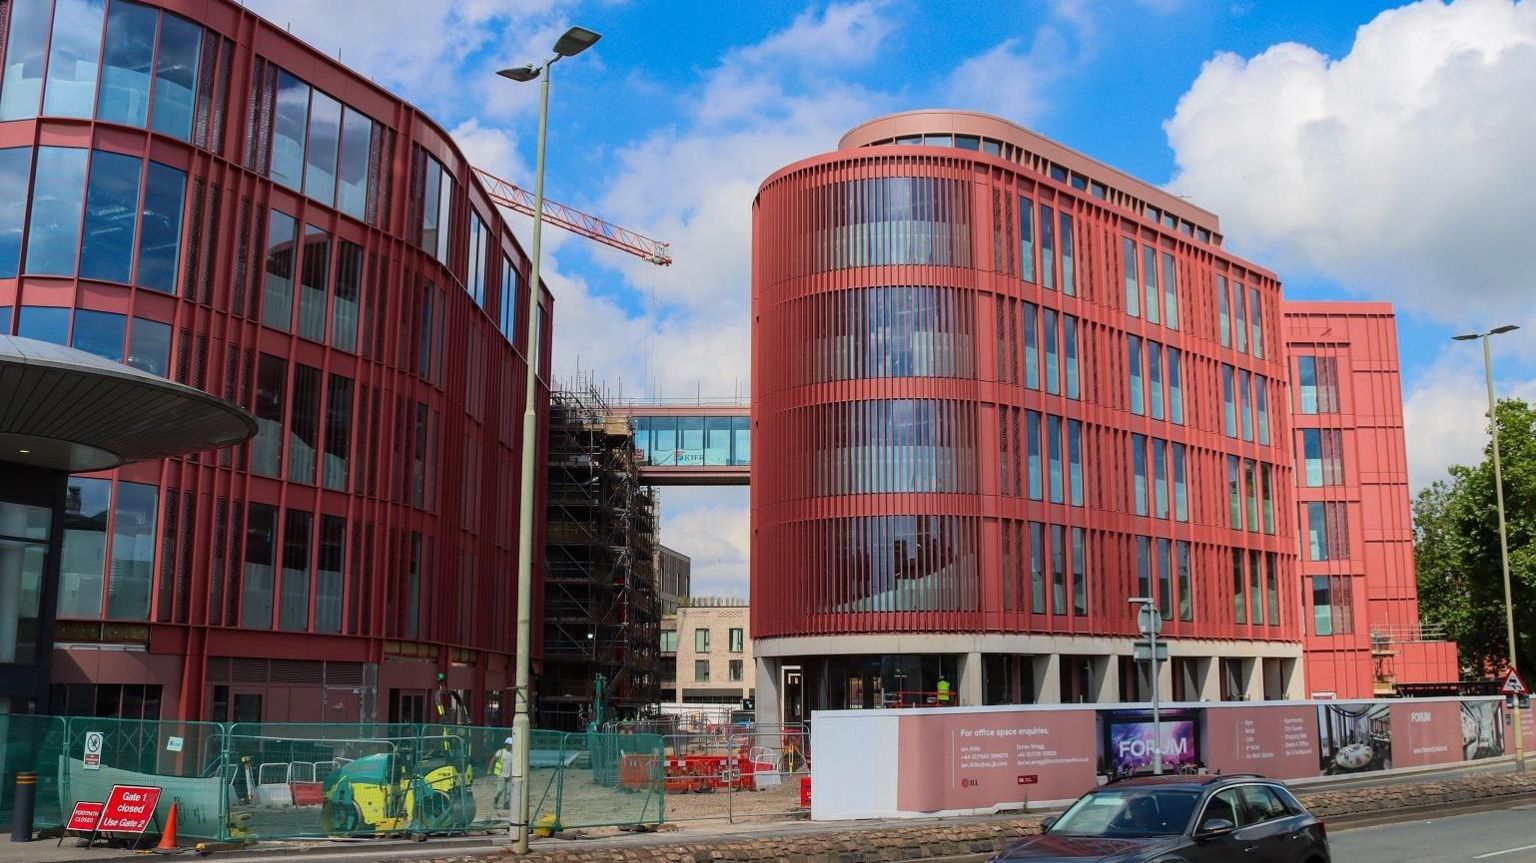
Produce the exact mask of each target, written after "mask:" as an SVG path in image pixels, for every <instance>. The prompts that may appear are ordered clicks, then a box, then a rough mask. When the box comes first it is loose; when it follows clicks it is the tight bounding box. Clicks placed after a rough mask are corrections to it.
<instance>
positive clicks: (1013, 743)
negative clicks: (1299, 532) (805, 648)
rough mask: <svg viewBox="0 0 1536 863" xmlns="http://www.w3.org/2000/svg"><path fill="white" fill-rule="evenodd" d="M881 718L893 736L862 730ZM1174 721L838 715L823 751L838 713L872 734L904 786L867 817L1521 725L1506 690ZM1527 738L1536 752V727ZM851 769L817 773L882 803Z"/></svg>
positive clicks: (1298, 762)
mask: <svg viewBox="0 0 1536 863" xmlns="http://www.w3.org/2000/svg"><path fill="white" fill-rule="evenodd" d="M876 719H878V720H879V721H880V722H882V723H890V728H891V732H892V733H889V734H875V733H873V730H872V729H873V726H871V730H870V731H869V732H864V731H861V730H860V729H861V728H863V726H862V725H861V724H860V723H867V722H871V721H873V720H876ZM1161 720H1162V722H1161V735H1160V738H1159V735H1157V734H1155V733H1154V731H1153V727H1152V725H1153V723H1152V716H1151V711H1150V710H1149V709H1147V708H1145V707H1142V706H1140V705H1137V706H1134V707H1118V706H1117V707H1115V708H1106V709H1098V708H1096V707H1093V706H1087V705H1085V706H1082V707H1075V706H1071V705H1060V706H1054V705H1053V706H1049V707H1047V706H1040V707H1035V706H1018V707H1011V706H1010V707H1003V706H999V707H975V708H972V707H952V708H921V709H886V710H856V711H855V710H850V711H827V712H818V713H817V714H816V715H815V717H814V718H813V720H812V723H811V727H812V734H813V744H812V745H813V746H816V744H815V743H814V739H815V735H816V734H818V733H819V731H818V729H820V728H827V727H830V724H831V723H833V722H836V723H837V726H836V728H837V734H838V736H839V739H841V740H843V741H845V742H846V741H861V742H860V746H861V747H862V749H861V752H860V754H859V756H858V757H859V759H861V761H860V763H870V759H877V760H878V762H877V763H882V764H885V765H886V766H887V767H888V768H889V769H888V770H884V769H883V770H882V772H880V774H879V775H880V776H882V777H885V776H888V777H889V779H880V780H878V781H880V782H885V781H890V782H891V783H892V784H893V785H894V787H893V788H891V789H889V793H881V794H878V795H875V796H876V797H878V798H879V799H880V800H881V801H884V802H881V803H880V804H879V805H878V806H876V807H874V808H872V809H869V808H865V809H860V810H859V812H858V813H857V817H879V816H881V815H882V814H883V815H889V816H892V817H895V816H901V815H917V814H924V813H938V812H977V811H987V810H995V809H999V808H1011V807H1018V806H1021V805H1025V806H1027V805H1031V804H1036V803H1045V802H1052V801H1063V800H1070V799H1072V798H1075V797H1077V796H1078V795H1080V794H1082V793H1083V792H1085V791H1088V790H1089V789H1091V788H1093V787H1095V786H1096V785H1098V784H1100V783H1103V782H1106V781H1109V780H1112V779H1114V778H1118V777H1123V776H1129V775H1136V774H1141V773H1150V772H1151V770H1152V764H1153V757H1152V756H1153V753H1154V752H1155V751H1157V750H1158V749H1159V748H1160V750H1161V753H1162V762H1163V768H1164V771H1165V772H1175V771H1183V772H1190V773H1194V772H1221V773H1258V774H1262V775H1265V776H1270V777H1274V778H1277V779H1305V778H1310V777H1316V776H1334V775H1346V774H1352V773H1364V772H1373V771H1384V770H1393V769H1399V768H1408V767H1423V766H1429V765H1436V764H1452V763H1456V762H1461V761H1474V760H1479V759H1484V758H1496V757H1499V756H1502V755H1504V754H1505V752H1506V751H1507V747H1508V746H1509V744H1508V742H1507V741H1508V738H1509V734H1510V730H1509V728H1508V714H1507V711H1506V709H1505V705H1504V703H1503V701H1502V700H1501V699H1498V698H1468V699H1454V698H1443V699H1435V698H1425V699H1400V700H1391V701H1350V702H1338V701H1322V702H1275V703H1251V702H1243V703H1236V704H1231V705H1226V704H1222V705H1213V704H1175V705H1169V706H1168V707H1166V708H1164V709H1163V710H1162V711H1161ZM823 723H826V724H823ZM882 727H884V726H882ZM1527 745H1528V747H1531V748H1536V735H1528V739H1527ZM864 749H867V750H868V751H867V752H866V751H863V750H864ZM812 769H813V771H815V770H816V768H815V767H813V768H812ZM847 773H850V771H839V773H837V774H834V773H831V772H830V771H829V772H828V774H827V775H826V776H825V777H823V776H822V775H821V774H820V773H814V774H813V776H814V778H813V782H814V783H825V784H818V785H817V786H816V787H818V788H827V785H828V784H831V785H836V784H837V783H843V784H848V785H849V787H848V788H847V789H845V790H846V791H847V794H846V795H842V796H839V797H838V799H846V800H866V801H867V800H869V799H871V791H870V788H869V785H868V783H869V782H871V781H877V780H875V779H874V774H872V773H870V772H868V771H866V772H865V773H864V774H863V775H843V774H847ZM851 773H852V774H859V771H857V770H855V771H851ZM850 783H852V784H850ZM855 786H857V787H855ZM828 791H829V792H830V791H832V789H831V788H828ZM823 799H826V798H823ZM850 812H851V810H850ZM843 814H845V815H847V814H848V813H843ZM838 815H839V813H838V811H837V810H836V809H835V808H834V809H826V810H824V811H823V810H821V809H818V810H817V811H816V813H815V817H816V818H818V819H820V818H834V817H838Z"/></svg>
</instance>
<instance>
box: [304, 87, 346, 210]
mask: <svg viewBox="0 0 1536 863" xmlns="http://www.w3.org/2000/svg"><path fill="white" fill-rule="evenodd" d="M340 146H341V103H340V102H337V101H336V100H335V99H332V98H331V97H330V96H327V95H325V94H324V93H322V92H320V91H319V90H316V91H315V92H314V96H313V98H312V101H311V104H310V108H309V144H308V147H309V149H308V151H307V157H306V158H305V162H304V168H305V170H304V194H306V195H308V196H310V197H311V198H314V199H315V200H317V201H319V202H321V203H323V204H326V205H327V206H329V205H332V204H335V203H336V152H337V148H339V147H340Z"/></svg>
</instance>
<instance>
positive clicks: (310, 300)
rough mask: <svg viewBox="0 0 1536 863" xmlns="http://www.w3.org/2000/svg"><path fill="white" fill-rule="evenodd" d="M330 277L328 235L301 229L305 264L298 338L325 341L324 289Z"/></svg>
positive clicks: (301, 276)
mask: <svg viewBox="0 0 1536 863" xmlns="http://www.w3.org/2000/svg"><path fill="white" fill-rule="evenodd" d="M330 275H331V235H330V234H329V233H327V232H325V231H323V230H321V229H320V228H318V227H316V226H314V225H305V226H304V262H303V264H302V268H301V269H300V271H299V337H300V338H304V339H309V340H310V341H312V342H323V341H325V320H326V318H325V300H326V287H327V286H328V285H329V284H330Z"/></svg>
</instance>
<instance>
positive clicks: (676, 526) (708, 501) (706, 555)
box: [661, 488, 752, 598]
mask: <svg viewBox="0 0 1536 863" xmlns="http://www.w3.org/2000/svg"><path fill="white" fill-rule="evenodd" d="M746 498H747V490H746V489H744V488H669V489H665V490H663V492H662V507H661V513H662V519H661V523H662V530H661V536H662V542H664V543H666V545H667V546H668V547H670V548H673V549H676V550H677V551H680V552H682V553H683V554H686V555H688V556H689V557H690V558H692V559H693V566H692V570H691V573H692V579H693V580H692V589H691V592H692V594H693V595H694V596H733V597H743V598H744V597H746V596H747V569H748V566H749V556H748V549H749V548H750V538H751V533H752V527H751V517H750V515H749V513H748V511H747V505H746V504H747V501H746Z"/></svg>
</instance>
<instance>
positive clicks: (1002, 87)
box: [945, 27, 1066, 125]
mask: <svg viewBox="0 0 1536 863" xmlns="http://www.w3.org/2000/svg"><path fill="white" fill-rule="evenodd" d="M1065 52H1066V43H1065V41H1064V40H1063V39H1062V37H1061V35H1060V34H1059V33H1057V32H1056V31H1055V30H1054V29H1051V28H1049V27H1046V28H1042V29H1041V30H1040V31H1039V32H1037V33H1036V34H1035V40H1034V42H1033V43H1032V44H1031V45H1030V46H1029V48H1027V49H1025V48H1024V47H1023V45H1022V43H1021V42H1020V40H1019V39H1017V38H1013V39H1005V40H1003V41H1002V42H999V43H998V44H997V45H996V46H994V47H993V48H992V49H991V50H988V51H986V52H985V53H982V54H978V55H976V56H975V57H971V58H969V59H967V60H966V61H965V62H963V63H961V64H960V65H959V66H956V67H955V70H954V71H953V72H951V73H950V75H949V80H948V81H947V83H946V86H945V95H946V97H947V98H948V100H949V104H950V105H952V106H953V107H955V108H962V109H970V110H977V111H986V112H987V113H990V114H996V115H997V116H999V117H1002V118H1004V119H1007V120H1012V121H1013V122H1015V123H1019V124H1020V125H1028V124H1030V123H1032V122H1034V121H1035V120H1036V119H1037V118H1038V117H1039V116H1040V114H1041V113H1042V112H1043V111H1044V109H1045V105H1046V102H1045V97H1044V95H1043V94H1042V91H1043V90H1044V89H1045V85H1046V84H1048V83H1049V82H1050V80H1051V79H1052V78H1054V77H1055V76H1056V74H1057V72H1058V71H1059V65H1060V63H1061V59H1062V56H1063V55H1064V54H1065Z"/></svg>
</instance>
